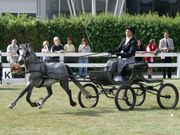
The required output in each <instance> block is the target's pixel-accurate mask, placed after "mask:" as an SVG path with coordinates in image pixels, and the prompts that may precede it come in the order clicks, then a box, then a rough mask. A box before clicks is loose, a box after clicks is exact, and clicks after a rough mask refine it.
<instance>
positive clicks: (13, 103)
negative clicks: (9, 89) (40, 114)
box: [8, 84, 32, 109]
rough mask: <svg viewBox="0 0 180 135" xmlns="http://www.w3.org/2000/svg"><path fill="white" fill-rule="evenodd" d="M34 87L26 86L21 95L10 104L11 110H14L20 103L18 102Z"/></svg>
mask: <svg viewBox="0 0 180 135" xmlns="http://www.w3.org/2000/svg"><path fill="white" fill-rule="evenodd" d="M31 89H32V86H31V85H30V84H28V85H26V87H25V89H24V90H22V91H21V93H20V94H19V95H18V96H17V97H16V98H15V99H14V100H13V101H12V102H11V103H10V104H9V106H8V107H9V108H11V109H12V108H13V107H15V106H16V103H17V102H18V100H19V99H20V98H21V97H22V96H23V95H24V94H25V93H26V92H27V91H28V90H31Z"/></svg>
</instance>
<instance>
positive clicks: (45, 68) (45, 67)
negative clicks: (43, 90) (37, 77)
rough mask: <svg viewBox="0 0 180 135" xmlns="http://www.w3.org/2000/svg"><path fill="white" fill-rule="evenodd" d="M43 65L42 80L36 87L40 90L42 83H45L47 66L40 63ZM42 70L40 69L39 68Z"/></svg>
mask: <svg viewBox="0 0 180 135" xmlns="http://www.w3.org/2000/svg"><path fill="white" fill-rule="evenodd" d="M42 64H43V66H44V70H45V71H44V72H43V73H44V74H43V76H44V77H43V78H42V82H41V84H40V85H39V86H38V87H37V88H40V87H42V86H43V84H44V82H45V76H47V66H46V64H45V63H42ZM41 68H42V67H41ZM41 71H42V70H41Z"/></svg>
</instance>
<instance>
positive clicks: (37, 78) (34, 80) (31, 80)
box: [9, 45, 90, 108]
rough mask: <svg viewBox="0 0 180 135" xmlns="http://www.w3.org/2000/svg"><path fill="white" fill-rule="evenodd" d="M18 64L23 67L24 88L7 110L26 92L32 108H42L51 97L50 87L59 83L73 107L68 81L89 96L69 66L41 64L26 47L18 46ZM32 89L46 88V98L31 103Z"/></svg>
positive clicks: (74, 103)
mask: <svg viewBox="0 0 180 135" xmlns="http://www.w3.org/2000/svg"><path fill="white" fill-rule="evenodd" d="M18 55H19V59H18V63H19V64H20V65H22V64H24V65H25V79H26V87H25V88H24V89H23V90H22V91H21V93H20V94H19V95H18V96H17V97H16V98H15V99H14V100H13V102H11V104H10V105H9V108H13V107H15V105H16V103H17V102H18V100H19V99H20V98H21V97H22V96H23V95H24V94H25V93H26V92H27V96H26V100H27V102H28V103H29V104H30V105H31V106H32V107H39V108H42V107H43V104H44V103H45V102H46V100H47V99H48V98H49V97H50V96H51V95H52V93H53V92H52V85H53V84H54V83H55V82H59V83H60V85H61V86H62V88H63V89H64V90H65V91H66V92H67V94H68V96H69V101H70V105H71V106H75V105H76V102H74V101H73V99H72V94H71V90H70V89H69V79H70V80H71V81H72V82H74V84H75V85H76V86H77V87H78V88H80V90H81V91H82V93H83V94H84V95H85V96H90V95H89V93H88V92H87V91H86V90H85V89H84V88H83V86H82V85H81V84H80V83H79V82H78V81H77V80H76V78H75V77H74V75H73V73H72V71H71V69H70V67H69V66H67V65H65V64H63V63H43V62H41V61H40V60H39V58H37V57H36V54H35V53H34V52H33V51H32V50H31V49H30V48H29V46H28V45H22V46H20V48H19V50H18ZM33 87H37V88H40V87H46V89H47V93H48V94H47V96H45V97H44V98H42V100H40V101H39V102H32V101H31V99H30V97H31V93H32V90H33Z"/></svg>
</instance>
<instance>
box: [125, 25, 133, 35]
mask: <svg viewBox="0 0 180 135" xmlns="http://www.w3.org/2000/svg"><path fill="white" fill-rule="evenodd" d="M126 30H130V31H131V32H132V33H133V34H135V29H134V28H133V27H131V26H129V27H126Z"/></svg>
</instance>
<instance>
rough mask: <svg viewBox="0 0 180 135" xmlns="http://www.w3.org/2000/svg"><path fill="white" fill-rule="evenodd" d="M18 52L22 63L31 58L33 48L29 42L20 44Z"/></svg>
mask: <svg viewBox="0 0 180 135" xmlns="http://www.w3.org/2000/svg"><path fill="white" fill-rule="evenodd" d="M17 54H18V55H19V59H18V63H19V64H20V65H22V64H25V63H26V62H28V61H30V60H31V49H30V48H29V46H28V45H27V44H25V45H24V44H23V45H20V47H19V49H18V50H17Z"/></svg>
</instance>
